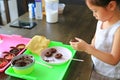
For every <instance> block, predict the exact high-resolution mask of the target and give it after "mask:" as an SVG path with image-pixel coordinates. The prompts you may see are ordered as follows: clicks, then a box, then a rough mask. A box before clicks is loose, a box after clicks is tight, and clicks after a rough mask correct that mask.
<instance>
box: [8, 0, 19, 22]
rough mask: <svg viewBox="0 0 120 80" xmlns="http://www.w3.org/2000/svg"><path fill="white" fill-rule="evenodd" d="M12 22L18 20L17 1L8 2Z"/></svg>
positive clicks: (10, 0)
mask: <svg viewBox="0 0 120 80" xmlns="http://www.w3.org/2000/svg"><path fill="white" fill-rule="evenodd" d="M8 5H9V11H10V17H11V21H14V20H15V19H17V18H18V8H17V0H8Z"/></svg>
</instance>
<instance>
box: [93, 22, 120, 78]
mask: <svg viewBox="0 0 120 80" xmlns="http://www.w3.org/2000/svg"><path fill="white" fill-rule="evenodd" d="M101 25H102V22H101V21H98V23H97V29H96V36H95V37H96V38H95V48H96V49H98V50H100V51H104V52H108V53H110V52H111V50H112V44H113V39H114V34H115V32H116V30H117V29H118V28H119V27H120V20H119V21H118V22H116V23H115V24H114V25H112V26H111V27H109V28H107V29H104V30H102V29H101ZM91 57H92V60H93V64H94V69H95V70H96V71H97V72H98V73H100V74H102V75H104V76H108V77H112V78H119V79H120V62H119V63H118V64H117V65H115V66H113V65H109V64H106V63H104V62H102V61H101V60H99V59H98V58H96V57H94V56H91Z"/></svg>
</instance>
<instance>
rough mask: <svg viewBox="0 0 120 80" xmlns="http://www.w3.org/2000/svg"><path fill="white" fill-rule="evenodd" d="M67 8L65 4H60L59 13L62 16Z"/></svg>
mask: <svg viewBox="0 0 120 80" xmlns="http://www.w3.org/2000/svg"><path fill="white" fill-rule="evenodd" d="M64 8H65V4H64V3H60V4H59V6H58V13H59V14H62V13H63V11H64Z"/></svg>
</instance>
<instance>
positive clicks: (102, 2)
mask: <svg viewBox="0 0 120 80" xmlns="http://www.w3.org/2000/svg"><path fill="white" fill-rule="evenodd" d="M86 1H88V2H90V3H91V4H93V5H96V6H101V7H106V6H107V5H108V4H109V2H110V1H116V3H117V6H118V7H119V8H120V0H86Z"/></svg>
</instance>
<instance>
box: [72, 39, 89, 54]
mask: <svg viewBox="0 0 120 80" xmlns="http://www.w3.org/2000/svg"><path fill="white" fill-rule="evenodd" d="M70 45H71V46H72V47H73V48H74V49H75V50H77V51H85V52H86V50H87V49H88V46H89V44H88V43H86V42H85V41H84V40H82V39H80V38H75V39H74V40H72V41H70Z"/></svg>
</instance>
